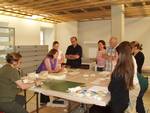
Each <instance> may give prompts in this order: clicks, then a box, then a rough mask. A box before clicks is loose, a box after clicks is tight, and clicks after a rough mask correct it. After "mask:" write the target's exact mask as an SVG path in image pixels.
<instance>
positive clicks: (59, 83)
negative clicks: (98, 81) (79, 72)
mask: <svg viewBox="0 0 150 113" xmlns="http://www.w3.org/2000/svg"><path fill="white" fill-rule="evenodd" d="M44 86H46V88H48V89H50V90H55V91H61V92H67V90H68V88H73V87H77V86H84V83H78V82H71V81H66V80H49V81H45V82H44Z"/></svg>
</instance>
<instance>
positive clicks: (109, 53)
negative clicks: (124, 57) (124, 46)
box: [105, 37, 118, 71]
mask: <svg viewBox="0 0 150 113" xmlns="http://www.w3.org/2000/svg"><path fill="white" fill-rule="evenodd" d="M117 45H118V40H117V38H116V37H111V38H110V39H109V47H108V48H107V49H106V56H105V58H106V67H105V70H106V71H113V69H114V67H115V64H116V59H117V54H116V47H117Z"/></svg>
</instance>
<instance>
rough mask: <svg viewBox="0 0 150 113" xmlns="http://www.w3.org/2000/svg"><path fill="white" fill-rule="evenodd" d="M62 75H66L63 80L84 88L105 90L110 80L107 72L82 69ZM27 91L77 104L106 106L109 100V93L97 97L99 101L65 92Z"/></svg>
mask: <svg viewBox="0 0 150 113" xmlns="http://www.w3.org/2000/svg"><path fill="white" fill-rule="evenodd" d="M64 73H65V74H66V79H65V80H67V81H72V82H78V83H85V85H86V87H89V88H90V87H92V86H102V87H104V88H107V86H108V83H109V78H110V77H109V75H110V73H108V72H95V71H89V70H84V69H74V70H72V69H70V70H67V72H64ZM106 81H107V82H106ZM29 90H32V91H34V92H39V93H42V94H44V95H48V96H56V97H60V98H64V99H67V100H71V101H75V102H79V103H85V104H95V105H100V106H106V105H107V103H108V102H109V100H110V94H109V92H108V93H107V94H105V95H102V96H101V95H99V96H100V99H94V98H90V97H86V96H84V97H81V96H78V95H77V94H74V93H67V92H60V91H54V90H50V89H45V88H43V87H32V88H30V89H29Z"/></svg>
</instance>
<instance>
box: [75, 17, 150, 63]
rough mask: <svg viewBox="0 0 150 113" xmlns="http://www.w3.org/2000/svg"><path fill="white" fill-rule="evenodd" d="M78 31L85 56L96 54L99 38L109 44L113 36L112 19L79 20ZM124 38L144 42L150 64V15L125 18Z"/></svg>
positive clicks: (144, 51)
mask: <svg viewBox="0 0 150 113" xmlns="http://www.w3.org/2000/svg"><path fill="white" fill-rule="evenodd" d="M78 33H79V34H78V35H79V37H80V38H79V40H80V43H81V44H82V47H83V50H84V57H89V56H95V55H96V52H95V51H96V49H94V48H96V47H97V41H98V40H100V39H103V40H105V41H106V43H107V44H108V40H109V37H110V36H111V21H109V20H102V21H87V22H79V31H78ZM122 40H127V41H134V40H136V41H139V42H140V43H142V44H143V53H144V54H145V57H146V59H145V65H150V52H149V48H150V17H143V18H129V19H125V36H124V38H123V39H122ZM90 42H91V44H90ZM85 43H86V44H85ZM87 43H88V44H87ZM89 48H91V49H89ZM92 48H93V49H92ZM89 52H90V53H89ZM91 54H92V55H91Z"/></svg>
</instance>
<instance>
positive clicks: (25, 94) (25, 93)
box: [24, 90, 27, 110]
mask: <svg viewBox="0 0 150 113" xmlns="http://www.w3.org/2000/svg"><path fill="white" fill-rule="evenodd" d="M24 97H25V109H26V110H27V103H26V100H27V92H26V90H24Z"/></svg>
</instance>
